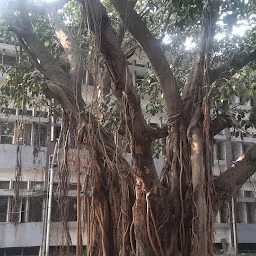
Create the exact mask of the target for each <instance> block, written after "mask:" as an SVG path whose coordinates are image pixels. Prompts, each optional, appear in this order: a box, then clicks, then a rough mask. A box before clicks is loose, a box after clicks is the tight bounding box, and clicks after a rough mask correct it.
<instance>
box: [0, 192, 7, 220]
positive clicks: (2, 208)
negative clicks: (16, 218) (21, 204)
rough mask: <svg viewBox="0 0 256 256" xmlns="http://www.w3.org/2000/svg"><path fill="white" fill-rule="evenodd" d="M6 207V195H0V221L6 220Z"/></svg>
mask: <svg viewBox="0 0 256 256" xmlns="http://www.w3.org/2000/svg"><path fill="white" fill-rule="evenodd" d="M7 209H8V197H7V196H0V222H6V220H7Z"/></svg>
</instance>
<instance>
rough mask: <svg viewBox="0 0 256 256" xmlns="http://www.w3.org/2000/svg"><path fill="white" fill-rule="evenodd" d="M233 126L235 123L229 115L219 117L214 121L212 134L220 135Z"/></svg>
mask: <svg viewBox="0 0 256 256" xmlns="http://www.w3.org/2000/svg"><path fill="white" fill-rule="evenodd" d="M232 125H233V121H232V120H231V119H230V117H229V116H228V115H219V116H217V117H216V118H215V119H214V120H212V133H213V135H216V134H218V133H219V132H221V131H222V130H224V129H225V128H229V127H231V126H232Z"/></svg>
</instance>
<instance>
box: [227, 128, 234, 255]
mask: <svg viewBox="0 0 256 256" xmlns="http://www.w3.org/2000/svg"><path fill="white" fill-rule="evenodd" d="M225 134H226V141H225V146H226V166H227V168H228V167H230V166H231V165H232V159H233V154H232V143H231V134H230V131H229V129H228V128H226V129H225ZM229 215H230V216H229V217H230V236H231V237H230V238H231V247H232V248H233V249H234V250H235V252H237V239H236V221H235V218H236V217H235V204H234V197H232V198H231V200H230V201H229Z"/></svg>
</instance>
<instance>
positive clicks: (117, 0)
mask: <svg viewBox="0 0 256 256" xmlns="http://www.w3.org/2000/svg"><path fill="white" fill-rule="evenodd" d="M111 2H112V4H113V5H114V7H115V8H116V10H117V11H118V12H119V14H120V16H121V19H122V20H123V22H124V23H125V24H126V26H127V28H128V30H129V31H130V33H131V34H132V35H133V36H134V38H135V39H136V40H137V41H138V42H139V44H140V45H141V46H142V48H143V50H144V51H145V53H146V54H147V57H148V59H149V61H150V62H151V64H152V67H153V69H154V71H155V74H156V77H157V79H158V81H159V83H160V85H161V86H162V90H163V93H164V98H165V104H166V108H167V113H168V115H169V116H172V115H174V114H176V113H178V112H180V111H181V108H182V100H181V97H180V93H179V90H178V88H177V87H176V85H175V81H174V76H173V73H172V71H171V69H170V66H169V64H168V62H167V60H166V58H165V56H164V54H163V52H162V50H161V47H160V42H159V40H157V39H156V38H154V36H153V35H152V33H151V32H150V31H149V30H148V28H147V26H146V24H145V23H144V22H143V21H142V19H141V17H140V16H139V15H138V14H137V13H136V12H135V10H134V9H133V6H132V5H131V4H130V2H129V1H127V0H111Z"/></svg>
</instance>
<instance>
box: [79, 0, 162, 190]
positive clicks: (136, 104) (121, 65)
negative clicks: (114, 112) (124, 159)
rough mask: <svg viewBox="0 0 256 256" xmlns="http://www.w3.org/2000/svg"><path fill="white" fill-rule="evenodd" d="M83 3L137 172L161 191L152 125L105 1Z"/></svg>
mask: <svg viewBox="0 0 256 256" xmlns="http://www.w3.org/2000/svg"><path fill="white" fill-rule="evenodd" d="M83 7H84V10H85V15H86V16H87V17H86V18H88V21H89V26H90V29H91V31H92V32H93V33H94V34H95V40H96V44H97V46H98V47H99V49H100V50H101V53H102V54H103V56H104V58H105V61H106V65H107V67H108V69H109V73H110V76H111V79H112V82H113V83H112V91H113V94H114V95H115V97H116V98H117V102H118V105H119V108H120V109H121V111H122V112H123V113H122V114H123V116H124V120H125V124H126V125H127V126H128V129H129V133H130V136H131V138H132V156H133V159H134V163H135V166H136V170H137V175H138V176H139V177H140V178H141V179H142V181H143V183H144V184H145V187H146V188H147V189H149V190H150V191H152V193H154V192H156V191H159V187H160V186H161V184H160V180H159V178H158V176H157V172H156V169H155V165H154V162H153V157H152V150H151V141H150V140H148V137H147V136H145V135H147V134H148V131H149V130H151V127H150V126H149V125H148V124H147V123H146V121H145V119H144V116H143V113H142V109H141V106H140V97H139V95H138V92H137V90H136V88H135V86H134V85H133V82H132V78H131V74H130V72H129V69H128V65H127V61H126V58H125V55H124V52H123V50H122V49H121V46H120V44H119V42H118V39H117V36H116V33H115V31H114V29H113V27H112V26H111V21H110V19H109V17H108V15H107V12H106V9H105V8H104V6H103V5H102V3H101V2H100V1H99V0H85V1H84V4H83ZM147 170H150V171H147Z"/></svg>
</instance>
